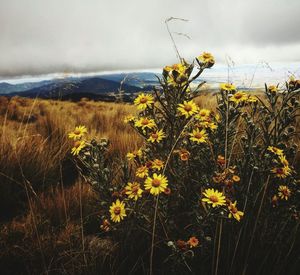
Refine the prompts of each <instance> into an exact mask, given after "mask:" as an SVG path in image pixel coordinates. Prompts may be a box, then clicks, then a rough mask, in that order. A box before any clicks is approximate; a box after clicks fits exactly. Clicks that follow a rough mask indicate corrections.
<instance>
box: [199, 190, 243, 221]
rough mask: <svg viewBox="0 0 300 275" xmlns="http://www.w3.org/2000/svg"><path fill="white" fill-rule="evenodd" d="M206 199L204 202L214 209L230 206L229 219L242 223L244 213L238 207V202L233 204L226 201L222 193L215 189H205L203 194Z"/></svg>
mask: <svg viewBox="0 0 300 275" xmlns="http://www.w3.org/2000/svg"><path fill="white" fill-rule="evenodd" d="M202 195H203V196H204V198H202V201H203V202H206V203H207V204H209V205H211V206H212V207H213V208H214V207H218V206H225V205H226V204H227V205H228V211H229V214H228V217H229V218H232V217H233V218H235V219H236V220H237V221H240V219H241V217H243V216H244V212H242V211H239V210H238V209H237V207H236V204H237V202H236V201H235V202H234V203H232V202H231V201H230V200H226V197H225V196H224V194H223V193H222V192H219V191H218V190H215V189H213V188H211V189H210V188H208V189H205V190H204V192H203V193H202Z"/></svg>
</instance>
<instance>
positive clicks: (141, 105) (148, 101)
mask: <svg viewBox="0 0 300 275" xmlns="http://www.w3.org/2000/svg"><path fill="white" fill-rule="evenodd" d="M153 103H154V98H153V96H152V95H150V94H144V93H142V94H140V95H138V97H137V98H136V99H135V100H134V105H136V106H137V107H138V109H139V110H145V109H146V108H147V107H150V106H151V105H152V104H153Z"/></svg>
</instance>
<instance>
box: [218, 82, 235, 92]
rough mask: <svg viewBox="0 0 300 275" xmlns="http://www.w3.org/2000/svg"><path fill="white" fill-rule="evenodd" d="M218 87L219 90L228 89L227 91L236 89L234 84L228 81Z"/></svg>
mask: <svg viewBox="0 0 300 275" xmlns="http://www.w3.org/2000/svg"><path fill="white" fill-rule="evenodd" d="M220 88H221V90H223V91H228V92H232V91H235V90H236V88H235V86H234V85H233V84H230V83H223V84H221V85H220Z"/></svg>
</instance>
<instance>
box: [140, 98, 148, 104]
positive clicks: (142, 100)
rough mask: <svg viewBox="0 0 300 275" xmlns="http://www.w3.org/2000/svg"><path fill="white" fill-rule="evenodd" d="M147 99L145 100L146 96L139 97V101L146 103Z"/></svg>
mask: <svg viewBox="0 0 300 275" xmlns="http://www.w3.org/2000/svg"><path fill="white" fill-rule="evenodd" d="M147 101H148V100H147V98H146V97H142V98H141V99H140V102H141V103H146V102H147Z"/></svg>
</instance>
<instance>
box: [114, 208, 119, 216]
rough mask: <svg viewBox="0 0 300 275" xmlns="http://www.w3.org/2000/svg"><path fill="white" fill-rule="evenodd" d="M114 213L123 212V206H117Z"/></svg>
mask: <svg viewBox="0 0 300 275" xmlns="http://www.w3.org/2000/svg"><path fill="white" fill-rule="evenodd" d="M114 213H115V215H120V213H121V207H119V206H117V207H115V209H114Z"/></svg>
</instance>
